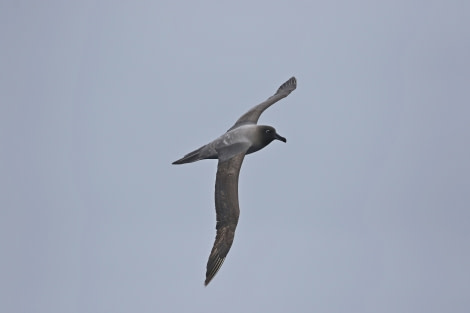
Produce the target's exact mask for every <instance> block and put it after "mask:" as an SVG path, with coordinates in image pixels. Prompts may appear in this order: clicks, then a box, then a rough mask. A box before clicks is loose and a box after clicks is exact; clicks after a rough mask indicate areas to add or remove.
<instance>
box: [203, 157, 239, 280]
mask: <svg viewBox="0 0 470 313" xmlns="http://www.w3.org/2000/svg"><path fill="white" fill-rule="evenodd" d="M244 157H245V151H243V152H242V153H239V154H237V155H236V156H234V157H233V158H231V159H228V160H225V161H219V163H218V166H217V175H216V180H215V210H216V214H217V226H216V229H217V235H216V237H215V242H214V246H213V247H212V251H211V254H210V256H209V260H208V261H207V271H206V280H205V282H204V285H205V286H207V285H208V284H209V283H210V281H211V280H212V278H214V276H215V274H217V272H218V271H219V269H220V267H221V266H222V264H223V263H224V261H225V257H226V256H227V253H228V252H229V251H230V248H231V246H232V243H233V239H234V237H235V229H236V227H237V223H238V217H239V215H240V208H239V205H238V177H239V174H240V168H241V166H242V163H243V159H244Z"/></svg>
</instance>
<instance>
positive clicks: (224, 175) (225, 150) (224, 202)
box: [173, 77, 297, 286]
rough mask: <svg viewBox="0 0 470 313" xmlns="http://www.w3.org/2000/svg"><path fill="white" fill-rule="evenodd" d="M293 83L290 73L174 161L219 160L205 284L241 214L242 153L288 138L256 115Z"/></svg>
mask: <svg viewBox="0 0 470 313" xmlns="http://www.w3.org/2000/svg"><path fill="white" fill-rule="evenodd" d="M296 87H297V81H296V79H295V77H291V78H290V79H289V80H288V81H286V82H285V83H284V84H282V85H281V86H280V87H279V88H278V90H277V91H276V93H275V94H274V95H272V96H271V97H269V98H268V99H266V100H265V101H264V102H262V103H260V104H258V105H256V106H254V107H253V108H251V109H250V110H249V111H248V112H246V113H245V114H243V115H242V116H241V117H240V118H239V119H238V120H237V121H236V122H235V124H234V125H233V126H232V127H231V128H230V129H229V130H228V131H227V132H226V133H225V134H223V135H222V136H220V137H219V138H217V139H215V140H214V141H212V142H210V143H208V144H206V145H204V146H202V147H201V148H199V149H197V150H194V151H193V152H190V153H188V154H186V155H185V156H184V157H182V158H181V159H179V160H177V161H175V162H173V164H185V163H192V162H196V161H199V160H203V159H218V160H219V161H218V165H217V174H216V180H215V211H216V215H217V225H216V230H217V234H216V237H215V242H214V246H213V247H212V250H211V253H210V255H209V260H208V261H207V269H206V280H205V282H204V285H205V286H207V285H208V284H209V282H210V281H211V280H212V278H214V276H215V274H217V272H218V271H219V269H220V267H221V266H222V264H223V263H224V260H225V258H226V256H227V254H228V252H229V250H230V248H231V246H232V243H233V239H234V236H235V229H236V227H237V223H238V217H239V215H240V208H239V205H238V177H239V174H240V168H241V166H242V163H243V159H244V158H245V155H246V154H250V153H253V152H256V151H258V150H261V149H263V148H264V147H266V146H267V145H268V144H270V143H271V142H272V141H273V140H280V141H283V142H287V140H286V138H284V137H282V136H281V135H279V134H278V133H277V132H276V129H274V127H272V126H267V125H257V123H258V119H259V117H260V115H261V113H263V112H264V110H266V109H267V108H269V107H270V106H271V105H273V104H274V103H276V102H278V101H279V100H281V99H283V98H285V97H287V96H288V95H289V94H290V93H291V92H292V91H293V90H295V88H296Z"/></svg>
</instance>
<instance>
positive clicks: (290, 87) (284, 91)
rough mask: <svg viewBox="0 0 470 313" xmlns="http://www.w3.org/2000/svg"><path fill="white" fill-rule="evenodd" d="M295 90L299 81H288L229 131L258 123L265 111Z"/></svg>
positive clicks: (292, 79)
mask: <svg viewBox="0 0 470 313" xmlns="http://www.w3.org/2000/svg"><path fill="white" fill-rule="evenodd" d="M295 88H297V80H296V79H295V77H291V78H290V79H289V80H288V81H286V82H285V83H284V84H282V85H281V86H280V87H279V89H278V90H277V91H276V93H275V94H274V95H272V96H271V97H269V98H268V99H267V100H266V101H264V102H262V103H260V104H258V105H257V106H255V107H253V108H251V109H250V110H249V111H248V112H246V113H245V114H243V115H242V116H241V117H240V118H239V119H238V120H237V121H236V122H235V124H234V125H233V126H232V127H231V128H230V129H229V130H228V131H231V130H232V129H235V128H237V127H238V126H241V125H245V124H256V123H258V119H259V117H260V115H261V113H263V112H264V110H266V109H267V108H269V107H270V106H271V105H273V104H274V103H276V102H278V101H279V100H281V99H283V98H285V97H287V96H288V95H289V94H290V93H291V92H292V91H294V90H295Z"/></svg>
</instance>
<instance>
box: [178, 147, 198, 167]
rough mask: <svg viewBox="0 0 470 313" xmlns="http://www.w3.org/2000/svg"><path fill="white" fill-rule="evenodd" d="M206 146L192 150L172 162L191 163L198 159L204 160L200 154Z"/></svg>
mask: <svg viewBox="0 0 470 313" xmlns="http://www.w3.org/2000/svg"><path fill="white" fill-rule="evenodd" d="M204 147H205V146H203V147H201V148H199V149H197V150H194V151H193V152H190V153H188V154H186V155H185V156H184V157H182V158H181V159H179V160H177V161H175V162H173V163H172V164H184V163H191V162H196V161H199V160H202V159H203V158H201V156H200V154H199V153H200V152H201V150H202V148H204Z"/></svg>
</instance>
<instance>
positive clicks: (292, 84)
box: [277, 76, 297, 93]
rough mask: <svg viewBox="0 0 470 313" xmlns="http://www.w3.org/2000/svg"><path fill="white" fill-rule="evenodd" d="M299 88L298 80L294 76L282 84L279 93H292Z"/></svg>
mask: <svg viewBox="0 0 470 313" xmlns="http://www.w3.org/2000/svg"><path fill="white" fill-rule="evenodd" d="M296 88H297V79H296V78H295V76H292V77H291V78H289V79H288V80H287V81H286V82H285V83H284V84H282V85H281V86H280V87H279V89H278V90H277V92H278V93H279V92H288V93H290V92H292V91H293V90H295V89H296Z"/></svg>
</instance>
